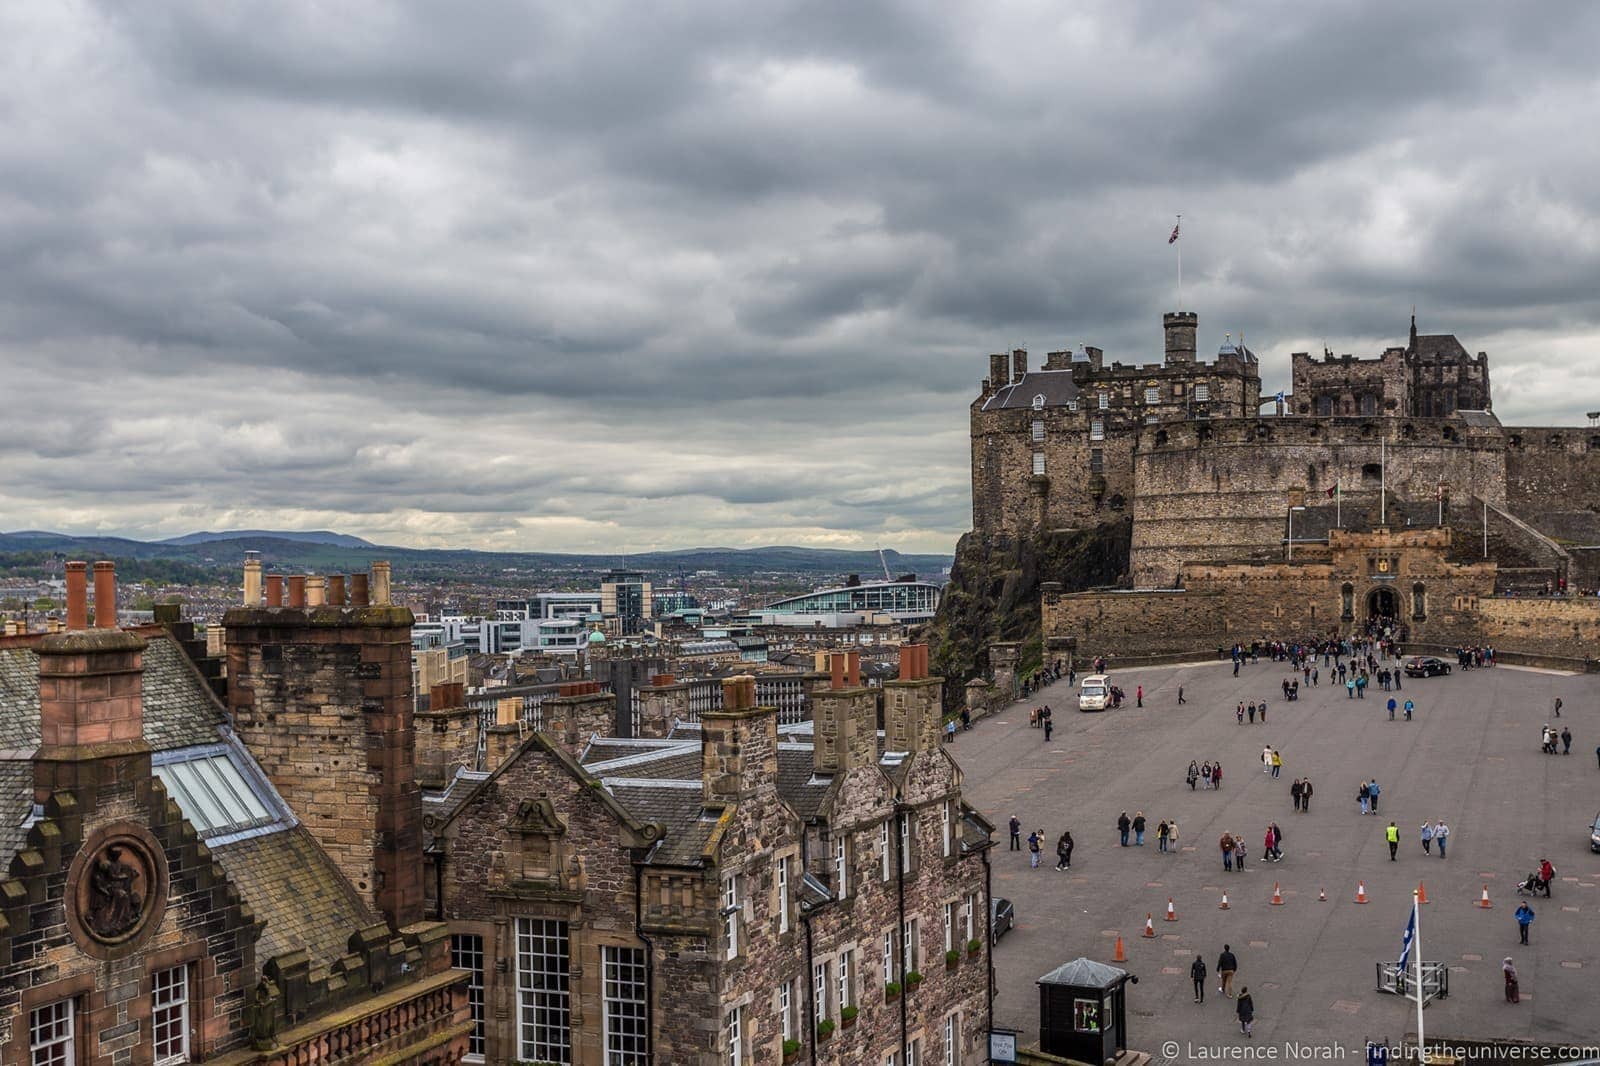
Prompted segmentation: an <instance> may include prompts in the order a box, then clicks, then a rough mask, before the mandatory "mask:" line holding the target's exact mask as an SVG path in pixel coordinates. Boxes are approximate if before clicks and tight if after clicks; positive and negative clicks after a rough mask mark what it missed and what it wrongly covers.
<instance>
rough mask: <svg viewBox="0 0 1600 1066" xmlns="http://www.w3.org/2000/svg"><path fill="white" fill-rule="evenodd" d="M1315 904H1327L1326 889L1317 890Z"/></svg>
mask: <svg viewBox="0 0 1600 1066" xmlns="http://www.w3.org/2000/svg"><path fill="white" fill-rule="evenodd" d="M1317 902H1318V903H1326V902H1328V890H1327V889H1325V888H1319V889H1317Z"/></svg>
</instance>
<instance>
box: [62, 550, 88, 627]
mask: <svg viewBox="0 0 1600 1066" xmlns="http://www.w3.org/2000/svg"><path fill="white" fill-rule="evenodd" d="M67 628H68V629H72V630H79V629H88V628H89V564H88V563H82V562H72V563H68V564H67Z"/></svg>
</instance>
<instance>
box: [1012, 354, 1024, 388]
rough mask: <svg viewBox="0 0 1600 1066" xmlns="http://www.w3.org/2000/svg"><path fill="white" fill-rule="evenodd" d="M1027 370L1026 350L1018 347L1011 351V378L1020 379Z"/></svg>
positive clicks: (1013, 379)
mask: <svg viewBox="0 0 1600 1066" xmlns="http://www.w3.org/2000/svg"><path fill="white" fill-rule="evenodd" d="M1027 372H1028V350H1027V349H1026V348H1018V349H1016V350H1015V351H1013V352H1012V353H1011V380H1012V381H1014V382H1015V381H1021V380H1022V377H1023V375H1024V374H1026V373H1027Z"/></svg>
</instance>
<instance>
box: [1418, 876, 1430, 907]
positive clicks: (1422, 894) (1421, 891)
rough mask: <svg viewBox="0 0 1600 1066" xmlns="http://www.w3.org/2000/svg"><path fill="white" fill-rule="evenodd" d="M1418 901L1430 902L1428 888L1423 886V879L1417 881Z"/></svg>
mask: <svg viewBox="0 0 1600 1066" xmlns="http://www.w3.org/2000/svg"><path fill="white" fill-rule="evenodd" d="M1417 902H1418V903H1426V902H1428V890H1427V889H1426V888H1424V887H1423V886H1422V882H1421V881H1418V882H1417Z"/></svg>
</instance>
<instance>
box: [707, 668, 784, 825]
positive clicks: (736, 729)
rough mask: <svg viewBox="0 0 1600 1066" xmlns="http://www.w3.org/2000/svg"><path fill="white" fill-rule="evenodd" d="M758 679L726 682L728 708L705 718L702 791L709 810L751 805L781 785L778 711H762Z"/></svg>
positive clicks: (724, 697)
mask: <svg viewBox="0 0 1600 1066" xmlns="http://www.w3.org/2000/svg"><path fill="white" fill-rule="evenodd" d="M755 704H756V679H755V678H753V677H751V676H749V675H748V674H746V675H743V676H740V677H730V678H726V679H724V680H723V682H722V707H721V708H719V709H717V710H714V711H705V712H703V713H702V714H701V715H700V787H701V790H702V795H703V796H704V798H705V802H706V803H707V804H711V805H716V806H722V805H725V804H728V803H737V802H738V801H739V800H743V799H747V798H749V797H750V796H752V795H754V794H755V793H756V792H757V791H758V790H760V789H763V788H775V787H776V784H777V780H778V711H777V708H775V707H757V706H756V705H755Z"/></svg>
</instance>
